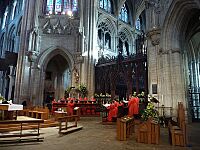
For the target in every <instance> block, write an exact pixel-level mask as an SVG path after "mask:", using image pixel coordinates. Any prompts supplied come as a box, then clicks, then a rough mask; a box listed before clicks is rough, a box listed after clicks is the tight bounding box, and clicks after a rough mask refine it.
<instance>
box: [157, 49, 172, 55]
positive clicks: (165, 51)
mask: <svg viewBox="0 0 200 150" xmlns="http://www.w3.org/2000/svg"><path fill="white" fill-rule="evenodd" d="M169 52H170V50H163V49H162V48H160V49H159V51H158V54H159V55H165V54H169Z"/></svg>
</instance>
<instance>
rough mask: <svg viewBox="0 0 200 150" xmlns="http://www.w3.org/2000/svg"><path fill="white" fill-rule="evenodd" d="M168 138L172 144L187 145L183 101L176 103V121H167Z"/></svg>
mask: <svg viewBox="0 0 200 150" xmlns="http://www.w3.org/2000/svg"><path fill="white" fill-rule="evenodd" d="M168 129H169V138H170V142H171V144H172V145H174V146H175V145H176V146H186V145H187V128H186V122H185V109H184V107H183V103H181V102H179V103H178V110H177V122H175V121H173V120H171V121H170V122H169V128H168Z"/></svg>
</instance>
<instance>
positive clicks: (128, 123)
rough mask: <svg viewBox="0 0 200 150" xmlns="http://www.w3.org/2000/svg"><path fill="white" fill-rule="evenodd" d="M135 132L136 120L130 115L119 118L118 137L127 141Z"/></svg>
mask: <svg viewBox="0 0 200 150" xmlns="http://www.w3.org/2000/svg"><path fill="white" fill-rule="evenodd" d="M133 132H134V120H133V118H130V117H122V118H117V139H118V140H120V141H125V140H127V138H129V137H130V135H131V134H132V133H133Z"/></svg>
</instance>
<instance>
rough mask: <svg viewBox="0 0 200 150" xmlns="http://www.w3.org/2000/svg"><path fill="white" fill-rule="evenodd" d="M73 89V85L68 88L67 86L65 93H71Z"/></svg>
mask: <svg viewBox="0 0 200 150" xmlns="http://www.w3.org/2000/svg"><path fill="white" fill-rule="evenodd" d="M71 89H72V87H71V86H69V87H68V88H66V90H65V94H69V93H70V91H71Z"/></svg>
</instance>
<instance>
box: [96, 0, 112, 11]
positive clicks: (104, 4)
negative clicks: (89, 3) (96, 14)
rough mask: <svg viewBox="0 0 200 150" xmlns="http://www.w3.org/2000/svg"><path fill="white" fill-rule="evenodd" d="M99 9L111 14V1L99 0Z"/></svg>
mask: <svg viewBox="0 0 200 150" xmlns="http://www.w3.org/2000/svg"><path fill="white" fill-rule="evenodd" d="M99 7H100V8H102V9H104V10H106V11H107V12H109V13H112V1H111V0H99Z"/></svg>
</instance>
